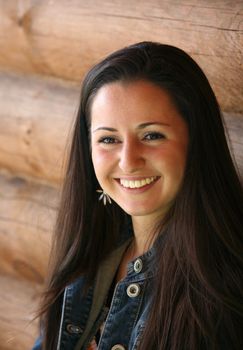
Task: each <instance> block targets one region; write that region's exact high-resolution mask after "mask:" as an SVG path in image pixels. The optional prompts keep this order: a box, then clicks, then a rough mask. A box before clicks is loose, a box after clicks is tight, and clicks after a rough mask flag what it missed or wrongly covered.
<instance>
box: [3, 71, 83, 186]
mask: <svg viewBox="0 0 243 350" xmlns="http://www.w3.org/2000/svg"><path fill="white" fill-rule="evenodd" d="M78 95H79V91H78V89H77V88H75V87H73V84H63V83H62V82H60V81H53V80H50V79H48V80H42V79H38V78H25V77H19V76H11V75H5V74H1V73H0V106H1V108H0V167H3V168H6V169H7V170H9V171H10V172H12V173H14V174H16V173H17V174H19V175H23V176H24V177H25V176H33V177H35V178H37V179H38V181H40V182H41V181H43V180H44V181H45V180H46V181H48V182H49V183H52V184H57V183H58V182H59V183H60V181H61V177H62V174H61V173H62V168H63V158H64V157H65V152H66V149H67V148H68V141H69V140H70V137H69V138H68V135H69V134H70V132H71V126H72V123H73V121H74V119H75V116H76V111H77V109H78V102H79V101H78Z"/></svg>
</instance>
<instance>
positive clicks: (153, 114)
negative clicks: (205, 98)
mask: <svg viewBox="0 0 243 350" xmlns="http://www.w3.org/2000/svg"><path fill="white" fill-rule="evenodd" d="M90 124H91V130H90V133H91V150H92V162H93V165H94V170H95V174H96V177H97V179H98V181H99V184H100V186H101V187H102V188H103V190H104V191H105V192H106V193H107V194H109V196H110V197H111V198H112V199H113V200H114V201H115V202H116V203H117V204H118V205H119V206H120V207H121V208H122V209H123V210H124V211H125V212H126V213H127V214H129V215H131V218H132V222H133V227H134V225H136V223H138V222H139V225H140V226H143V225H144V224H146V226H147V227H148V228H151V229H152V228H153V226H154V225H155V223H157V222H158V221H159V220H161V219H162V218H163V217H164V215H165V213H166V212H167V211H168V209H169V208H170V207H171V205H172V203H173V201H174V198H175V196H176V194H177V192H178V190H179V187H180V185H181V182H182V178H183V174H184V169H185V163H186V154H187V144H188V130H187V124H186V122H185V121H184V119H183V118H182V116H180V114H179V113H178V111H177V109H176V107H175V105H174V104H173V102H172V100H171V98H170V96H169V94H168V93H167V92H166V91H164V90H162V89H161V88H160V87H158V86H156V85H154V84H152V83H149V82H147V81H144V80H141V81H140V80H139V81H136V82H129V83H123V84H122V83H119V82H118V83H113V84H107V85H105V86H103V87H102V88H101V89H100V90H99V92H98V93H97V95H96V96H95V98H94V100H93V102H92V105H91V113H90ZM151 229H150V231H151ZM148 232H149V231H148ZM134 233H135V236H136V246H137V248H138V252H140V253H141V252H142V251H143V250H144V247H143V244H144V242H141V244H140V235H139V234H138V236H137V235H136V229H134ZM148 235H149V234H148ZM139 245H141V246H140V247H139ZM134 254H136V253H135V252H134Z"/></svg>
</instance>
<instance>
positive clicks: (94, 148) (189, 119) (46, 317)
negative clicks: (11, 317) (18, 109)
mask: <svg viewBox="0 0 243 350" xmlns="http://www.w3.org/2000/svg"><path fill="white" fill-rule="evenodd" d="M99 199H102V200H99ZM242 218H243V196H242V186H241V183H240V181H239V177H238V175H237V172H236V170H235V168H234V166H233V162H232V159H231V157H230V152H229V149H228V145H227V142H226V138H225V134H224V127H223V123H222V119H221V114H220V110H219V106H218V103H217V100H216V98H215V95H214V93H213V91H212V89H211V87H210V85H209V83H208V80H207V78H206V77H205V75H204V73H203V72H202V70H201V69H200V68H199V67H198V65H197V64H196V63H195V61H193V60H192V58H191V57H190V56H189V55H187V54H186V53H185V52H184V51H182V50H180V49H178V48H175V47H173V46H169V45H163V44H159V43H152V42H143V43H138V44H134V45H131V46H129V47H127V48H124V49H121V50H119V51H117V52H114V53H113V54H111V55H110V56H108V57H107V58H105V59H104V60H103V61H101V62H100V63H98V64H97V65H96V66H94V67H93V68H92V69H91V70H90V71H89V72H88V73H87V75H86V77H85V79H84V82H83V86H82V93H81V103H80V108H79V113H78V116H77V120H76V125H75V128H74V133H73V142H72V148H71V152H70V159H69V164H68V169H67V175H66V179H65V182H64V188H63V195H62V201H61V205H60V209H59V215H58V218H57V225H56V236H55V240H54V243H53V253H52V255H51V269H50V272H49V279H48V283H47V286H46V292H45V294H44V295H43V301H42V305H41V310H40V315H41V319H42V323H41V324H42V328H41V336H40V338H39V339H38V340H37V342H36V344H35V346H34V349H35V350H37V349H45V350H54V349H59V350H71V349H74V350H91V349H97V348H98V349H99V350H108V349H112V350H136V349H140V350H148V349H152V350H178V349H180V350H195V349H197V350H208V349H212V350H213V349H214V350H224V349H225V350H230V349H235V350H240V349H242V346H243V334H242V330H241V324H242V321H243V319H242V318H243V311H242V309H243V307H242V293H243V292H242V291H243V286H242V278H241V273H242V239H241V235H242Z"/></svg>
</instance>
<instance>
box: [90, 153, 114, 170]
mask: <svg viewBox="0 0 243 350" xmlns="http://www.w3.org/2000/svg"><path fill="white" fill-rule="evenodd" d="M91 156H92V162H93V165H94V169H95V173H96V174H102V173H105V172H106V169H107V171H108V168H109V165H110V163H111V162H112V156H111V154H110V152H107V151H106V150H102V149H99V150H97V149H95V148H94V149H92V152H91Z"/></svg>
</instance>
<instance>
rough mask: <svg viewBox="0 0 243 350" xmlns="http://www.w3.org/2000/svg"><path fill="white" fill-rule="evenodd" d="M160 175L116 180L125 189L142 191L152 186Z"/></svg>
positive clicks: (133, 191) (136, 191)
mask: <svg viewBox="0 0 243 350" xmlns="http://www.w3.org/2000/svg"><path fill="white" fill-rule="evenodd" d="M159 178H160V176H143V177H126V178H116V179H115V180H116V181H117V182H118V184H119V185H120V186H121V187H122V189H123V190H125V191H128V192H132V193H141V192H144V191H146V190H147V189H149V188H150V187H152V186H153V185H154V184H155V182H156V181H157V180H158V179H159Z"/></svg>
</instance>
